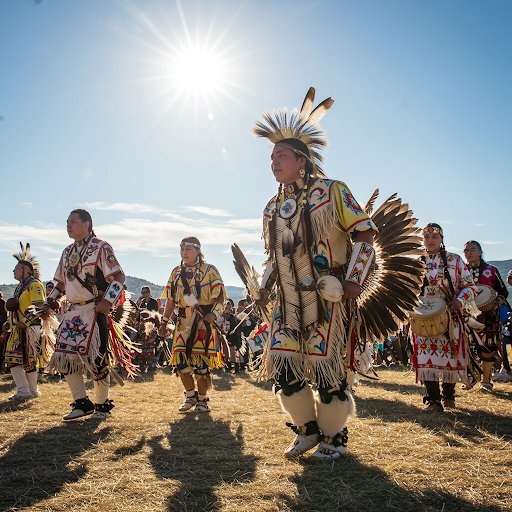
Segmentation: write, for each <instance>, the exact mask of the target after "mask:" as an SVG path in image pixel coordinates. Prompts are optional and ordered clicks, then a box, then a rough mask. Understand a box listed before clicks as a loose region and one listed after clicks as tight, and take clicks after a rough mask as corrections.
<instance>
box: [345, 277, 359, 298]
mask: <svg viewBox="0 0 512 512" xmlns="http://www.w3.org/2000/svg"><path fill="white" fill-rule="evenodd" d="M341 286H343V298H344V299H357V297H359V295H361V287H360V286H359V285H358V284H357V283H354V282H352V281H343V283H341Z"/></svg>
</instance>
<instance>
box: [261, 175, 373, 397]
mask: <svg viewBox="0 0 512 512" xmlns="http://www.w3.org/2000/svg"><path fill="white" fill-rule="evenodd" d="M304 184H305V182H304V180H303V179H300V180H299V181H298V182H296V183H294V184H292V185H287V186H284V187H283V190H282V191H281V193H280V195H279V196H274V197H273V198H272V199H271V201H270V202H269V203H268V204H267V206H266V208H265V211H264V240H265V246H266V249H267V251H268V252H269V256H270V258H269V262H270V265H271V267H272V278H271V280H270V282H272V279H274V280H275V281H276V283H277V286H278V290H279V291H278V298H277V305H276V308H275V312H274V317H273V319H272V326H271V329H270V333H271V336H270V346H269V351H268V356H267V361H266V362H265V363H264V364H265V368H266V375H265V377H267V378H269V379H272V380H276V381H277V382H279V383H281V384H284V385H286V382H288V381H293V380H298V381H299V382H304V381H306V380H308V381H310V382H311V383H313V384H315V385H316V386H317V387H318V388H319V389H322V390H329V389H332V388H336V387H339V386H340V385H342V383H341V381H342V380H343V378H344V375H345V360H344V359H345V357H347V346H348V345H347V329H348V321H347V311H346V310H345V306H344V305H343V303H342V302H326V301H323V300H322V299H321V297H320V295H319V294H318V292H317V289H316V285H315V282H316V280H317V279H318V277H321V276H327V275H331V276H335V277H336V278H337V279H339V280H340V281H343V280H344V279H345V277H346V272H347V264H348V260H349V257H350V253H351V250H352V243H351V241H350V237H351V236H352V235H353V234H355V233H356V232H358V231H366V230H369V229H371V230H374V231H376V230H377V228H376V226H375V224H374V223H373V222H372V220H371V219H370V217H369V216H368V215H367V214H366V213H364V211H363V210H362V208H361V207H360V206H359V204H358V203H357V202H356V200H355V199H354V197H353V196H352V194H351V193H350V190H349V189H348V187H347V186H346V185H345V184H344V183H342V182H339V181H334V180H329V179H321V178H316V179H314V178H313V179H312V180H311V183H310V184H309V186H308V188H307V189H305V187H304ZM306 196H307V197H306ZM289 198H296V202H297V203H298V204H299V205H300V204H302V202H303V201H304V202H305V206H304V208H301V207H299V208H297V210H296V212H295V213H294V214H293V215H291V216H290V213H289V211H288V210H287V201H288V199H289ZM287 230H291V231H292V232H293V233H294V235H293V236H294V239H295V244H294V245H295V246H294V248H293V250H291V251H290V253H289V254H285V252H286V251H285V249H284V247H283V243H284V237H285V236H286V231H287ZM308 231H309V233H308ZM306 237H309V239H308V238H306ZM267 272H269V271H268V270H267Z"/></svg>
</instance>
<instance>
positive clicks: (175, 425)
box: [0, 369, 512, 512]
mask: <svg viewBox="0 0 512 512" xmlns="http://www.w3.org/2000/svg"><path fill="white" fill-rule="evenodd" d="M380 376H381V380H380V381H378V382H374V381H363V382H362V383H361V385H360V386H359V387H358V388H357V393H356V402H357V406H358V417H357V419H355V420H352V422H351V423H350V424H349V433H350V441H349V449H350V453H349V454H348V455H347V456H345V457H344V458H343V459H341V460H339V461H331V462H321V461H318V462H313V461H311V460H310V459H308V458H307V457H304V458H302V459H300V460H297V461H288V460H286V459H284V458H283V456H282V452H283V450H284V449H285V448H286V446H287V444H288V443H289V441H290V440H291V438H292V433H291V431H290V430H288V429H287V428H286V426H285V425H284V422H285V419H286V418H285V416H284V415H283V414H282V413H281V411H280V409H279V407H278V404H277V402H276V400H275V398H274V397H273V395H272V393H271V391H270V386H269V385H266V384H257V383H255V382H254V381H252V380H251V378H250V377H249V376H248V375H245V374H239V375H236V376H233V375H229V374H219V375H215V377H214V385H215V391H214V392H213V393H212V397H211V403H210V405H211V409H212V412H211V414H202V415H197V414H194V413H192V414H186V415H183V414H179V413H178V412H177V408H178V406H179V404H180V403H181V399H182V397H181V390H180V386H179V382H178V380H177V379H176V378H175V377H174V376H172V375H169V374H168V373H166V372H165V371H160V372H158V373H156V374H155V375H154V378H151V379H146V380H141V381H137V382H127V383H126V385H125V386H124V387H119V386H115V387H114V388H113V389H112V398H113V399H114V400H115V402H114V403H115V405H116V407H115V409H114V414H113V415H112V417H111V418H109V419H108V420H107V421H103V422H100V421H97V420H96V421H95V420H93V419H91V418H88V419H85V420H81V421H80V420H79V421H76V422H72V423H67V424H65V423H63V421H62V419H61V418H62V415H63V414H64V413H65V412H67V411H68V404H69V402H70V401H71V400H70V396H69V393H68V389H67V386H66V384H64V383H63V384H58V383H56V382H49V383H46V384H43V385H42V387H41V388H42V392H43V396H41V397H40V398H39V399H37V400H32V401H29V402H25V403H23V404H20V405H17V406H15V405H12V404H10V403H9V402H7V397H8V395H9V394H10V393H12V389H13V384H12V381H11V380H10V377H8V376H5V375H2V376H0V420H1V423H0V424H1V429H0V510H2V511H5V510H37V511H70V510H73V511H105V512H113V511H123V512H129V511H145V510H148V511H149V510H150V511H153V510H156V511H165V510H167V511H184V512H185V511H223V512H228V511H229V512H231V511H236V512H260V511H268V512H270V511H344V510H346V511H352V510H354V511H374V510H375V511H376V510H379V511H384V510H396V511H401V512H404V511H443V512H448V511H464V512H468V511H469V512H471V511H474V512H476V511H504V510H512V445H511V441H512V421H511V420H512V408H511V404H512V402H511V399H512V384H508V383H498V384H496V386H495V389H496V393H495V395H486V394H483V393H481V392H479V391H477V390H472V391H469V392H464V391H462V390H460V389H459V386H458V388H457V389H458V395H459V396H458V398H457V402H458V408H457V410H456V411H455V412H446V413H444V414H440V415H434V416H433V415H427V414H426V413H424V412H422V410H421V409H422V405H421V388H420V387H419V386H417V385H416V384H415V383H414V375H413V374H412V373H408V372H407V371H405V370H399V369H397V370H382V371H381V372H380Z"/></svg>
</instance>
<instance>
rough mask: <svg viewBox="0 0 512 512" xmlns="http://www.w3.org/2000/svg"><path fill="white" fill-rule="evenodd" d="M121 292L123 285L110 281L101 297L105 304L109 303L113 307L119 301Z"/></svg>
mask: <svg viewBox="0 0 512 512" xmlns="http://www.w3.org/2000/svg"><path fill="white" fill-rule="evenodd" d="M122 291H123V284H122V283H120V282H119V281H112V282H111V283H110V284H109V286H108V288H107V290H106V291H105V295H103V299H104V300H106V301H107V302H110V304H111V305H114V304H115V303H116V302H117V299H119V296H120V295H121V292H122Z"/></svg>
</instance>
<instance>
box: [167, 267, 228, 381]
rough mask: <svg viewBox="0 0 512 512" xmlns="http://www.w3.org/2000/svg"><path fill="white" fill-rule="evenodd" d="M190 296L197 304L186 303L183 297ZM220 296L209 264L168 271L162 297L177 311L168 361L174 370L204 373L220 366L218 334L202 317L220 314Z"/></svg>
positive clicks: (215, 272) (217, 278) (218, 282)
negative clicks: (172, 302) (192, 370)
mask: <svg viewBox="0 0 512 512" xmlns="http://www.w3.org/2000/svg"><path fill="white" fill-rule="evenodd" d="M190 294H192V295H193V296H194V297H195V298H197V301H198V302H197V305H196V304H194V305H191V303H190V301H187V299H186V296H190ZM224 297H225V292H224V283H223V282H222V278H221V276H220V274H219V271H218V270H217V269H216V268H215V267H214V266H213V265H210V264H209V263H206V262H201V263H196V264H195V265H194V266H193V267H184V266H181V265H178V266H177V267H176V268H174V269H173V271H172V272H171V275H170V277H169V280H168V282H167V286H166V287H165V290H164V292H163V294H162V298H164V299H166V300H169V299H170V300H172V301H174V303H175V306H176V307H177V308H178V318H177V321H176V328H175V330H174V336H173V342H172V353H171V358H170V359H169V364H170V365H172V366H174V367H175V368H176V369H177V370H178V371H181V370H183V369H185V368H186V367H192V368H194V369H195V370H205V369H212V368H222V367H223V366H224V363H223V361H222V354H221V352H220V343H219V337H218V336H219V335H218V332H217V330H216V329H215V328H214V327H213V326H212V325H210V324H208V323H207V322H204V321H203V318H202V317H203V316H204V315H206V314H208V313H213V314H214V315H215V316H216V317H219V316H220V315H222V313H223V310H224ZM194 303H195V301H194Z"/></svg>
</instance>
